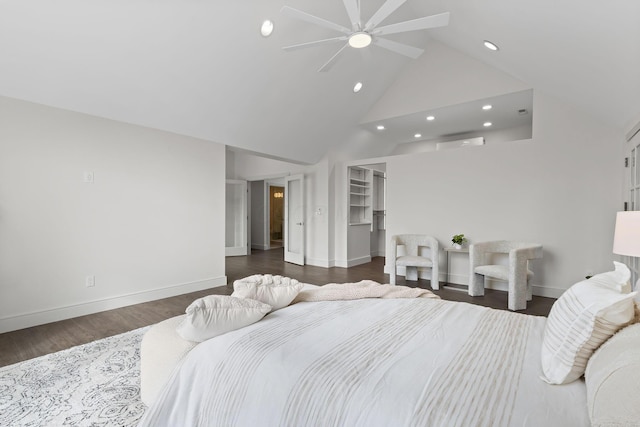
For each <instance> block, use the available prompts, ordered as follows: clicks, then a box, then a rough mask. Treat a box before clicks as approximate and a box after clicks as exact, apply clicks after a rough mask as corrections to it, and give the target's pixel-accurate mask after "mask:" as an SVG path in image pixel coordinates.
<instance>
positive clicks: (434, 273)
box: [388, 234, 440, 289]
mask: <svg viewBox="0 0 640 427" xmlns="http://www.w3.org/2000/svg"><path fill="white" fill-rule="evenodd" d="M399 246H404V255H400V256H398V247H399ZM420 248H428V249H429V252H430V253H429V254H426V255H425V254H424V253H423V252H424V250H422V251H421V249H420ZM439 252H440V249H439V244H438V241H437V240H436V239H435V238H434V237H431V236H425V235H422V234H398V235H395V236H392V237H391V248H390V252H389V260H388V265H389V266H390V268H391V273H390V274H389V283H391V284H392V285H395V284H396V273H397V271H396V270H397V268H398V267H405V268H406V273H405V279H406V280H418V268H430V269H431V288H432V289H440V285H439V282H438V264H439Z"/></svg>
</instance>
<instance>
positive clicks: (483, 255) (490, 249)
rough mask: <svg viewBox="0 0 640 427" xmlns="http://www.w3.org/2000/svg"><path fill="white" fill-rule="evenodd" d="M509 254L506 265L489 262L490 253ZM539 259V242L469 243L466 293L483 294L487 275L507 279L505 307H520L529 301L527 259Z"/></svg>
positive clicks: (515, 308)
mask: <svg viewBox="0 0 640 427" xmlns="http://www.w3.org/2000/svg"><path fill="white" fill-rule="evenodd" d="M495 253H502V254H509V265H496V264H489V263H490V262H491V258H490V257H491V254H495ZM538 258H542V245H539V244H536V243H519V242H509V241H506V240H498V241H492V242H481V243H475V244H473V245H470V246H469V267H470V271H469V295H471V296H482V295H484V280H486V278H487V277H490V278H493V279H498V280H504V281H507V282H509V310H524V309H525V308H527V301H531V298H532V293H531V277H533V272H532V271H531V270H529V268H528V267H529V260H532V259H538Z"/></svg>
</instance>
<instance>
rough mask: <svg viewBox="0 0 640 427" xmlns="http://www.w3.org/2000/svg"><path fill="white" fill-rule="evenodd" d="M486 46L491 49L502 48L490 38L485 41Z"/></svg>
mask: <svg viewBox="0 0 640 427" xmlns="http://www.w3.org/2000/svg"><path fill="white" fill-rule="evenodd" d="M484 47H486V48H487V49H489V50H493V51H496V50H500V48H499V47H498V45H496V44H495V43H492V42H490V41H489V40H485V41H484Z"/></svg>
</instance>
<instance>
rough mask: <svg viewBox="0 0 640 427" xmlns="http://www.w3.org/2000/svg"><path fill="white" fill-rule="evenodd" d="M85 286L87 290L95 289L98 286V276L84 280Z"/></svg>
mask: <svg viewBox="0 0 640 427" xmlns="http://www.w3.org/2000/svg"><path fill="white" fill-rule="evenodd" d="M84 284H85V286H86V287H87V288H93V287H94V286H95V285H96V276H87V277H86V278H85V279H84Z"/></svg>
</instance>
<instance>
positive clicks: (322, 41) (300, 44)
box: [282, 36, 347, 51]
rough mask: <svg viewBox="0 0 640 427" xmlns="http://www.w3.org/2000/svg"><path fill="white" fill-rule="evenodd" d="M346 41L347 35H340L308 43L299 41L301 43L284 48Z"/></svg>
mask: <svg viewBox="0 0 640 427" xmlns="http://www.w3.org/2000/svg"><path fill="white" fill-rule="evenodd" d="M340 40H342V41H345V40H347V36H340V37H332V38H330V39H323V40H315V41H312V42H307V43H299V44H294V45H291V46H285V47H283V48H282V49H283V50H286V51H292V50H298V49H304V48H306V47H313V46H319V45H322V44H327V43H334V42H337V41H340Z"/></svg>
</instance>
